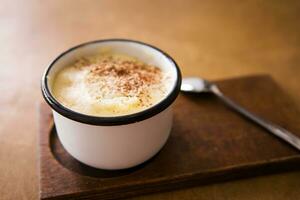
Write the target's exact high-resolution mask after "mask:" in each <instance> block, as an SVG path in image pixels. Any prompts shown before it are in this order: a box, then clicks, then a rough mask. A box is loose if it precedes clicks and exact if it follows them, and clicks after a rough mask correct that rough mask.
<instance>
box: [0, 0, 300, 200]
mask: <svg viewBox="0 0 300 200" xmlns="http://www.w3.org/2000/svg"><path fill="white" fill-rule="evenodd" d="M299 10H300V2H299V1H297V0H295V1H289V3H288V2H285V3H284V2H282V1H279V0H278V1H277V0H275V1H271V0H270V1H255V0H253V1H252V0H251V1H244V2H240V1H238V0H232V1H196V0H195V1H172V2H171V1H158V0H152V1H138V0H136V1H109V0H103V1H84V0H82V1H72V0H66V1H60V0H51V1H34V0H28V1H23V2H18V1H10V0H1V2H0V44H1V46H0V64H1V66H0V93H1V96H0V108H1V109H0V199H37V198H38V167H37V154H38V153H37V112H36V106H37V103H38V102H39V101H41V99H42V98H41V92H40V77H41V74H42V72H43V70H44V69H45V67H46V66H47V64H48V63H49V62H50V61H51V60H52V59H53V58H54V57H55V56H56V55H58V54H59V53H60V52H62V51H63V50H65V49H67V48H69V47H70V46H73V45H76V44H78V43H81V42H85V41H89V40H95V39H101V38H113V37H121V38H131V39H137V40H141V41H145V42H148V43H151V44H154V45H156V46H158V47H160V48H162V49H163V50H165V51H167V52H168V53H170V54H171V55H172V56H173V57H174V58H175V60H176V61H177V62H178V64H179V65H180V66H181V69H182V72H183V75H186V76H188V75H196V76H197V75H198V76H202V77H205V78H207V79H220V78H227V77H232V76H240V75H247V74H255V73H267V74H271V75H272V76H273V78H274V79H275V80H276V81H278V82H279V84H280V85H281V86H282V87H285V88H286V90H287V94H288V95H290V96H292V99H293V100H294V101H295V102H296V103H297V105H298V108H300V103H299V102H300V92H299V91H300V84H299V83H300V81H299V78H300V37H299V35H300V26H299V18H300V12H299ZM299 187H300V172H292V173H285V174H279V175H273V176H265V177H259V178H253V179H246V180H240V181H234V182H227V183H222V184H214V185H208V186H201V187H195V188H190V189H184V190H180V191H173V192H167V193H161V194H154V195H148V196H142V197H137V198H135V199H158V198H162V199H189V200H190V199H264V200H268V199H299V198H300V190H299Z"/></svg>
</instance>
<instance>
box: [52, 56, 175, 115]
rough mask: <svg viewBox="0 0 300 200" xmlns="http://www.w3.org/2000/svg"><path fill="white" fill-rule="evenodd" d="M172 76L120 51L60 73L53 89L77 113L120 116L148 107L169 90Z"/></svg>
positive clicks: (94, 58)
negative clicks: (120, 53) (119, 53)
mask: <svg viewBox="0 0 300 200" xmlns="http://www.w3.org/2000/svg"><path fill="white" fill-rule="evenodd" d="M169 79H170V76H169V75H168V74H167V73H166V72H162V70H161V69H160V68H158V67H156V66H153V65H148V64H146V63H143V62H141V61H139V60H137V59H135V58H132V57H128V56H125V55H117V54H107V55H106V54H103V55H99V56H93V57H85V58H81V59H79V60H77V61H76V62H75V63H74V64H73V65H70V66H67V67H65V68H64V69H63V70H61V71H60V72H58V74H57V75H56V77H55V79H54V82H53V87H52V92H53V94H54V96H55V98H57V100H58V101H59V102H60V103H62V104H63V105H65V106H66V107H69V108H70V109H73V110H75V111H77V112H81V113H84V114H88V115H95V116H118V115H125V114H131V113H135V112H138V111H141V110H144V109H146V108H148V107H151V106H152V105H154V104H156V103H157V102H159V101H160V100H161V99H162V98H164V97H165V96H166V93H167V92H168V87H167V85H168V84H167V83H168V81H169Z"/></svg>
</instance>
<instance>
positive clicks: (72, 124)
mask: <svg viewBox="0 0 300 200" xmlns="http://www.w3.org/2000/svg"><path fill="white" fill-rule="evenodd" d="M103 49H109V50H110V51H112V52H115V53H120V54H126V55H128V56H132V57H136V58H137V59H139V60H141V61H143V62H145V63H148V64H152V65H155V66H157V67H159V68H161V69H162V70H166V71H168V72H170V74H171V75H172V76H173V77H174V78H173V79H172V80H171V81H170V83H168V84H171V86H172V87H171V88H172V89H171V90H170V92H169V94H167V95H166V97H165V98H164V99H162V100H161V101H160V102H158V103H157V104H155V105H153V106H152V107H149V108H147V109H145V110H143V111H141V112H137V113H134V114H130V115H124V116H116V117H96V116H90V115H85V114H82V113H78V112H76V111H73V110H70V109H69V108H66V107H65V106H63V105H62V104H60V103H59V102H58V101H57V100H56V99H55V98H54V97H53V95H52V94H51V84H52V80H53V79H54V77H55V75H56V73H57V72H58V71H59V70H61V69H62V68H63V67H65V66H66V65H68V64H71V63H72V62H74V61H75V60H76V59H78V58H79V57H82V56H87V55H92V54H95V53H97V52H99V51H101V50H103ZM180 84H181V74H180V70H179V68H178V66H177V64H176V63H175V61H174V60H173V59H172V58H171V57H170V56H169V55H168V54H166V53H164V52H163V51H161V50H159V49H158V48H156V47H154V46H151V45H149V44H145V43H142V42H138V41H133V40H125V39H108V40H98V41H92V42H88V43H84V44H81V45H78V46H75V47H73V48H71V49H69V50H67V51H65V52H64V53H62V54H60V55H59V56H58V57H57V58H56V59H55V60H54V61H53V62H52V63H51V64H50V65H49V67H48V68H47V69H46V71H45V73H44V75H43V77H42V93H43V96H44V98H45V100H46V102H47V103H48V104H49V105H50V106H51V108H52V111H53V116H54V123H55V127H56V131H57V134H58V137H59V140H60V142H61V143H62V145H63V147H64V148H65V149H66V151H67V152H68V153H69V154H70V155H72V156H73V157H74V158H75V159H77V160H78V161H80V162H82V163H84V164H86V165H89V166H92V167H95V168H99V169H107V170H117V169H125V168H130V167H134V166H136V165H139V164H141V163H143V162H145V161H147V160H148V159H150V158H151V157H153V156H154V155H155V154H156V153H158V152H159V150H160V149H161V148H162V147H163V146H164V144H165V143H166V141H167V139H168V137H169V135H170V130H171V127H172V118H173V112H172V104H173V102H174V101H175V99H176V97H177V96H178V93H179V90H180Z"/></svg>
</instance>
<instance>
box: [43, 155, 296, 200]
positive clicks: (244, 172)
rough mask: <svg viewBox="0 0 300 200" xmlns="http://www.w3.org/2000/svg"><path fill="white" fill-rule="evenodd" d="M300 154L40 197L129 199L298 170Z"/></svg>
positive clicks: (49, 199) (52, 198) (52, 199)
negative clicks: (208, 170)
mask: <svg viewBox="0 0 300 200" xmlns="http://www.w3.org/2000/svg"><path fill="white" fill-rule="evenodd" d="M299 164H300V157H299V156H295V157H289V158H286V159H281V160H274V161H272V162H265V163H256V164H253V165H250V166H249V165H245V166H236V167H233V168H227V169H226V172H225V171H224V169H223V168H222V170H221V171H211V172H207V171H206V172H205V174H204V172H201V173H194V174H187V175H183V176H180V177H174V178H173V180H170V179H168V180H164V181H162V180H157V181H155V182H152V183H147V184H143V185H132V186H128V185H126V186H125V187H124V186H123V187H122V186H121V187H118V188H113V189H110V190H109V191H104V190H93V191H88V192H80V193H73V194H67V195H61V196H55V197H47V196H45V197H43V196H42V197H41V199H45V200H54V199H55V200H56V199H74V198H76V199H90V200H94V199H119V198H129V197H133V196H138V195H142V194H143V195H144V194H151V193H155V192H166V191H171V190H175V189H184V188H188V187H195V186H201V185H207V184H213V183H221V182H226V181H231V180H238V179H242V178H250V177H254V176H262V175H270V174H274V173H280V172H285V171H294V170H299V167H298V166H299Z"/></svg>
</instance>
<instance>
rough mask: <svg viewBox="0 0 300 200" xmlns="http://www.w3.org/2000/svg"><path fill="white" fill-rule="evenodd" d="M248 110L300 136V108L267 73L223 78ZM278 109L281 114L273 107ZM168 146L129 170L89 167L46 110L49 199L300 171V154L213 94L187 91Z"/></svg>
mask: <svg viewBox="0 0 300 200" xmlns="http://www.w3.org/2000/svg"><path fill="white" fill-rule="evenodd" d="M218 85H219V86H220V87H221V88H222V91H224V92H225V93H227V94H228V95H230V97H231V98H233V99H235V100H236V101H238V102H240V103H241V104H242V105H243V106H245V107H246V108H248V109H249V110H251V111H253V112H255V113H257V114H258V115H260V116H262V117H264V118H266V119H268V120H271V121H273V122H275V123H277V124H280V125H281V126H283V127H285V128H286V129H288V130H290V131H292V132H294V133H295V134H297V135H298V136H300V118H299V117H298V116H299V115H300V113H299V111H297V109H296V108H295V106H294V105H293V104H291V100H290V99H289V98H288V97H287V95H286V94H285V93H284V92H282V90H281V89H280V88H279V87H278V86H277V85H276V84H275V83H274V81H273V80H272V79H271V78H270V77H268V76H251V77H244V78H238V79H230V80H225V81H220V82H218ZM274 110H276V112H274ZM174 112H175V117H174V125H173V129H172V132H171V136H170V139H169V140H168V142H167V144H166V146H165V147H164V148H163V149H162V151H161V152H160V153H159V154H158V155H157V156H155V157H154V158H153V159H151V160H150V161H148V162H147V163H145V164H142V165H140V166H138V167H135V168H133V169H128V170H121V171H105V170H97V169H94V168H91V167H88V166H85V165H83V164H81V163H79V162H78V161H76V160H75V159H73V158H72V157H71V156H70V155H69V154H68V153H67V152H66V151H65V150H64V148H63V147H62V145H61V143H60V142H59V140H58V137H57V135H56V132H55V130H53V129H52V125H53V123H52V120H51V116H52V115H51V111H50V109H49V107H48V105H46V104H45V103H42V104H41V110H40V125H41V129H40V161H41V164H40V177H41V179H40V180H41V181H40V184H41V198H42V199H74V198H76V199H116V198H124V197H129V196H136V195H139V194H147V193H153V192H158V191H165V190H170V189H180V188H185V187H188V186H195V185H200V184H208V183H213V182H220V181H225V180H232V179H236V178H241V177H249V176H255V175H266V174H270V173H274V172H279V171H286V170H295V169H296V170H299V169H300V167H299V165H300V154H299V152H298V151H297V150H296V149H294V148H292V147H290V146H289V145H287V144H285V143H284V142H282V141H280V140H279V139H277V138H276V137H274V136H273V135H271V134H270V133H268V132H266V131H265V130H263V129H261V128H260V127H258V126H256V125H254V124H253V123H251V122H249V121H247V120H245V119H243V118H241V117H240V116H239V115H238V114H236V113H234V112H232V110H230V109H228V108H227V107H225V105H224V104H223V103H222V102H220V101H218V99H217V98H215V97H214V96H212V95H200V96H199V95H180V96H179V98H178V99H177V100H176V102H175V106H174Z"/></svg>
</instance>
